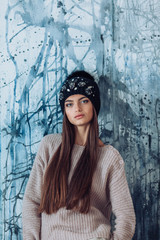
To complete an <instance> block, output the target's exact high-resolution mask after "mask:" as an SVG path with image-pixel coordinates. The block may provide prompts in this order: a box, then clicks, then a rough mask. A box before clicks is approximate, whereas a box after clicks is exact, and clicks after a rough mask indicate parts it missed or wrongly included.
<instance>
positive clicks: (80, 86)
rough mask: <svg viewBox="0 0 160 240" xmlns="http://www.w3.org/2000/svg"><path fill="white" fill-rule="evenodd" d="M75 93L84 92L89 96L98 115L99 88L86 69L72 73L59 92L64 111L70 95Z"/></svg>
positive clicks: (83, 93)
mask: <svg viewBox="0 0 160 240" xmlns="http://www.w3.org/2000/svg"><path fill="white" fill-rule="evenodd" d="M75 94H82V95H84V96H86V97H87V98H89V99H90V101H91V102H92V104H93V106H94V107H95V110H96V112H97V115H98V113H99V110H100V93H99V88H98V85H97V83H96V82H95V80H94V78H93V77H92V76H91V75H90V74H88V73H86V72H85V71H77V72H74V73H72V74H71V75H70V76H68V78H67V79H66V81H65V82H64V84H63V85H62V88H61V90H60V94H59V102H60V105H61V110H62V112H63V113H64V103H65V100H66V99H67V98H68V97H69V96H71V95H75Z"/></svg>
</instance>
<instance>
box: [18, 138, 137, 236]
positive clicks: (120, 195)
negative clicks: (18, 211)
mask: <svg viewBox="0 0 160 240" xmlns="http://www.w3.org/2000/svg"><path fill="white" fill-rule="evenodd" d="M60 143H61V135H60V134H50V135H47V136H45V137H44V138H43V139H42V141H41V144H40V147H39V150H38V153H37V156H36V159H35V162H34V164H33V168H32V171H31V174H30V177H29V181H28V184H27V187H26V191H25V195H24V200H23V211H22V222H23V239H24V240H40V239H41V240H63V239H64V240H88V239H90V238H94V237H103V238H107V239H112V240H113V239H114V240H131V239H132V237H133V234H134V230H135V213H134V208H133V204H132V200H131V196H130V193H129V189H128V184H127V181H126V176H125V170H124V162H123V159H122V158H121V156H120V154H119V153H118V151H117V150H116V149H115V148H113V147H112V146H110V145H108V146H103V147H99V159H98V165H97V168H96V171H95V173H94V176H93V183H92V190H91V208H90V211H89V213H88V214H82V213H79V212H75V211H72V210H66V209H65V208H61V209H59V210H58V212H57V213H54V214H51V215H47V214H46V213H42V214H41V215H39V214H38V213H37V209H38V206H39V203H40V197H41V184H42V181H43V176H44V172H45V169H46V167H47V164H48V162H49V160H50V157H51V156H53V154H54V152H55V150H56V149H57V147H58V146H59V144H60ZM83 149H84V147H83V146H79V145H74V148H73V153H72V167H71V171H70V175H69V178H71V176H72V174H73V171H74V168H75V165H76V163H77V161H78V159H79V157H80V155H81V154H82V151H83ZM111 211H113V213H114V214H115V216H116V225H115V230H114V232H113V233H112V234H111V232H110V230H111V226H110V215H111Z"/></svg>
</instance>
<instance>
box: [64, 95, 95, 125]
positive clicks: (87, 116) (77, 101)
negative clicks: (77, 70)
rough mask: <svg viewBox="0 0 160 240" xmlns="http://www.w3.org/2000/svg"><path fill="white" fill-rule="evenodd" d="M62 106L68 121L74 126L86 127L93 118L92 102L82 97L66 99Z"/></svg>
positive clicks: (73, 96)
mask: <svg viewBox="0 0 160 240" xmlns="http://www.w3.org/2000/svg"><path fill="white" fill-rule="evenodd" d="M64 106H65V113H66V115H67V118H68V120H69V121H70V123H72V124H73V125H75V126H86V125H88V124H89V123H90V121H91V120H92V118H93V105H92V102H91V101H90V100H89V98H87V97H85V96H84V95H81V94H75V95H72V96H70V97H68V98H67V99H66V101H65V105H64Z"/></svg>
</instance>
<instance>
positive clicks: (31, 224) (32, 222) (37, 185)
mask: <svg viewBox="0 0 160 240" xmlns="http://www.w3.org/2000/svg"><path fill="white" fill-rule="evenodd" d="M48 157H49V156H48V150H47V148H46V147H45V138H43V139H42V141H41V143H40V147H39V151H38V153H37V155H36V158H35V161H34V164H33V167H32V170H31V173H30V177H29V180H28V183H27V186H26V190H25V194H24V199H23V206H22V225H23V240H40V239H41V237H40V231H41V215H40V214H38V207H39V204H40V198H41V185H42V181H43V174H44V169H45V167H46V166H45V162H44V161H43V160H44V159H45V160H46V159H47V158H48ZM42 159H43V160H42Z"/></svg>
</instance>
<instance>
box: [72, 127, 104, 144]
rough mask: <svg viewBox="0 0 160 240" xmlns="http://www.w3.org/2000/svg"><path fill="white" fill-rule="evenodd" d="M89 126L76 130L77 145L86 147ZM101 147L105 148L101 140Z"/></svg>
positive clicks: (99, 141)
mask: <svg viewBox="0 0 160 240" xmlns="http://www.w3.org/2000/svg"><path fill="white" fill-rule="evenodd" d="M88 131H89V126H87V127H78V128H75V134H76V135H75V144H77V145H81V146H85V144H86V141H87V136H88ZM98 145H99V147H103V146H105V144H104V143H103V142H102V141H101V140H100V139H99V140H98Z"/></svg>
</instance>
